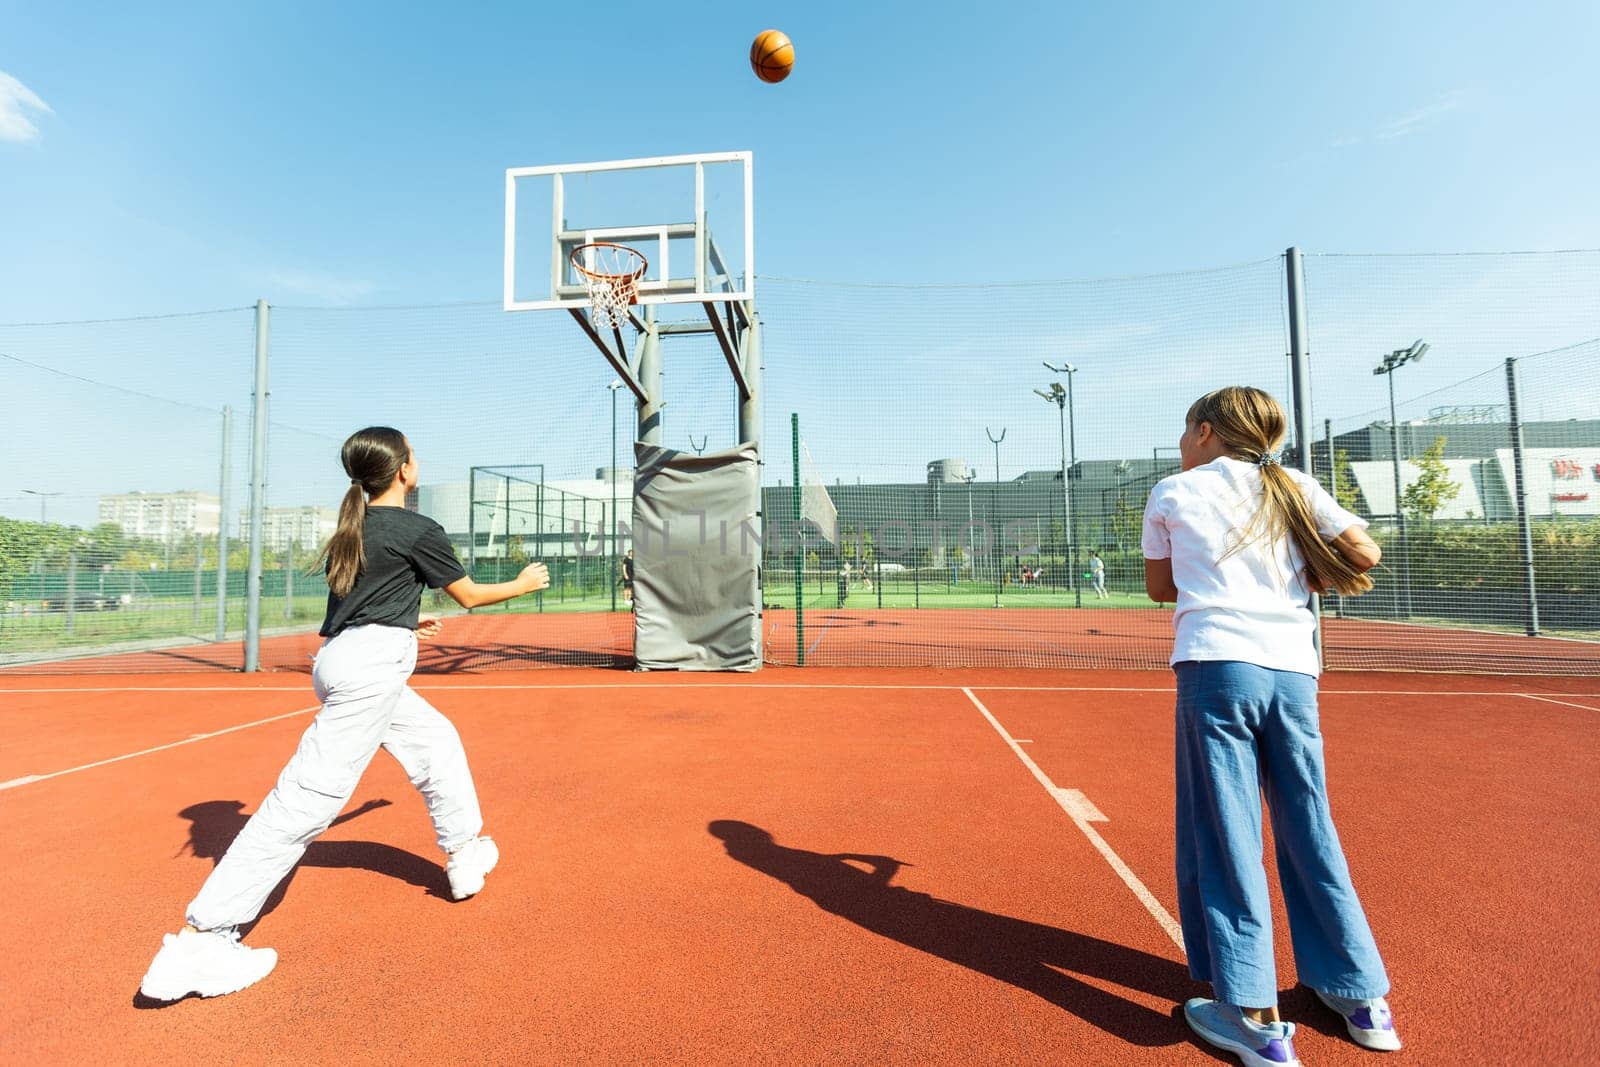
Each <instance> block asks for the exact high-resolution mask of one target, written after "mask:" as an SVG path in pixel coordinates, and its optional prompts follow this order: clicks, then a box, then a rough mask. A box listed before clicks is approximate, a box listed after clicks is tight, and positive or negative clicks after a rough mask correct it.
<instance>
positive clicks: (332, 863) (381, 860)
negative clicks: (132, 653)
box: [133, 800, 451, 1008]
mask: <svg viewBox="0 0 1600 1067" xmlns="http://www.w3.org/2000/svg"><path fill="white" fill-rule="evenodd" d="M391 803H393V801H389V800H369V801H367V802H366V803H365V804H362V805H361V806H360V807H358V808H354V809H352V810H350V811H347V812H345V813H344V814H343V815H341V816H339V817H338V818H337V819H335V820H333V822H332V823H330V824H329V825H330V826H338V825H339V824H340V823H342V822H349V821H350V820H351V819H354V818H356V817H357V816H360V815H365V814H366V813H367V812H369V811H374V810H376V809H378V808H386V807H388V806H389V805H390V804H391ZM178 814H179V815H181V816H183V817H184V818H185V819H188V820H189V840H188V841H186V842H184V845H183V847H182V848H180V849H179V850H178V855H180V856H181V855H183V853H185V852H189V853H191V854H193V855H195V856H199V857H200V858H202V859H208V860H210V861H211V865H212V866H213V867H215V866H216V865H217V864H218V863H220V862H221V861H222V857H223V854H224V853H226V852H227V851H228V846H229V845H231V844H233V839H234V838H235V837H238V836H239V831H240V830H243V829H244V824H245V823H246V822H248V821H249V820H250V817H249V816H248V815H246V814H245V813H244V802H243V801H241V800H204V801H201V802H200V803H198V804H190V805H189V806H188V807H187V808H184V809H183V810H182V811H180V812H178ZM301 867H354V868H358V869H360V870H364V871H372V872H374V873H376V874H382V875H387V876H388V877H390V878H398V879H400V880H401V881H402V882H408V883H410V884H411V885H414V886H418V887H420V888H422V889H425V890H427V892H428V895H429V896H431V897H439V898H440V899H441V900H450V899H451V897H450V894H449V880H448V878H447V877H446V875H445V873H444V868H443V867H441V866H439V864H437V863H430V862H429V861H428V860H425V859H423V858H422V857H421V856H418V855H415V854H413V853H410V852H407V851H406V850H405V849H401V848H395V847H394V846H393V845H385V844H381V843H379V842H377V841H313V842H311V844H310V845H308V846H307V847H306V852H305V855H304V856H302V857H301V858H300V862H299V863H297V864H295V866H294V867H293V868H291V869H290V871H289V873H288V874H286V875H284V877H283V881H281V882H279V883H278V884H277V886H276V887H275V888H274V889H273V890H272V893H271V894H270V895H269V896H268V897H267V902H266V903H265V904H263V905H262V907H261V913H260V914H259V915H257V916H256V917H255V919H253V920H252V921H250V922H248V923H245V924H244V925H242V926H240V927H239V932H240V934H241V935H244V934H248V933H249V932H250V931H251V930H252V929H254V928H255V925H256V923H258V922H260V921H261V919H262V918H263V917H264V916H266V915H268V914H270V913H271V912H272V910H273V909H274V908H276V907H277V906H278V905H279V903H281V902H282V901H283V896H284V894H285V893H286V892H288V890H289V883H290V882H293V881H294V875H295V871H297V870H299V869H300V868H301ZM185 999H187V998H185ZM133 1006H134V1007H136V1008H164V1007H167V1006H169V1002H167V1001H161V1000H151V999H150V998H148V997H146V996H145V995H144V994H143V993H138V992H135V993H134V995H133Z"/></svg>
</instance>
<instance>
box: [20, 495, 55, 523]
mask: <svg viewBox="0 0 1600 1067" xmlns="http://www.w3.org/2000/svg"><path fill="white" fill-rule="evenodd" d="M23 492H24V493H27V494H28V495H29V496H36V497H38V498H39V525H40V526H46V525H49V523H48V521H47V518H46V512H45V505H46V503H48V502H49V499H50V498H51V497H53V496H61V495H62V491H57V492H54V493H44V492H40V491H39V490H37V489H24V490H23Z"/></svg>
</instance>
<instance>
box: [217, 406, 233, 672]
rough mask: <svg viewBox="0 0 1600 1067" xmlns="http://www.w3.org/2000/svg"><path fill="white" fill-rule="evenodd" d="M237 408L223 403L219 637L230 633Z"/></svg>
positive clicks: (219, 533) (218, 529)
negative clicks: (230, 515) (230, 537)
mask: <svg viewBox="0 0 1600 1067" xmlns="http://www.w3.org/2000/svg"><path fill="white" fill-rule="evenodd" d="M232 465H233V409H232V408H231V407H229V406H228V405H226V404H224V405H222V472H221V475H220V481H221V484H220V485H219V486H218V491H219V493H220V495H221V497H222V510H221V512H220V513H219V514H218V515H217V640H218V641H221V640H223V639H224V638H225V637H226V636H227V632H228V511H229V509H230V508H232V507H233V502H232V501H231V500H230V499H229V497H230V496H231V495H232V474H231V472H230V468H231V467H232Z"/></svg>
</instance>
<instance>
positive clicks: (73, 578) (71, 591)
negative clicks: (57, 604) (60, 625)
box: [67, 552, 78, 634]
mask: <svg viewBox="0 0 1600 1067" xmlns="http://www.w3.org/2000/svg"><path fill="white" fill-rule="evenodd" d="M77 626H78V553H76V552H68V553H67V633H69V634H70V633H72V632H73V631H74V630H75V629H77Z"/></svg>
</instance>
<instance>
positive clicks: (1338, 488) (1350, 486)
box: [1333, 438, 1443, 511]
mask: <svg viewBox="0 0 1600 1067" xmlns="http://www.w3.org/2000/svg"><path fill="white" fill-rule="evenodd" d="M1440 440H1441V441H1442V440H1443V438H1440ZM1333 498H1334V499H1335V500H1337V501H1338V502H1339V506H1340V507H1341V508H1344V509H1345V510H1346V511H1354V510H1355V509H1356V505H1357V504H1359V503H1360V502H1361V490H1360V489H1358V488H1357V487H1356V480H1355V478H1354V476H1352V475H1351V473H1350V452H1349V450H1348V449H1344V448H1340V449H1336V450H1335V451H1334V453H1333Z"/></svg>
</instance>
